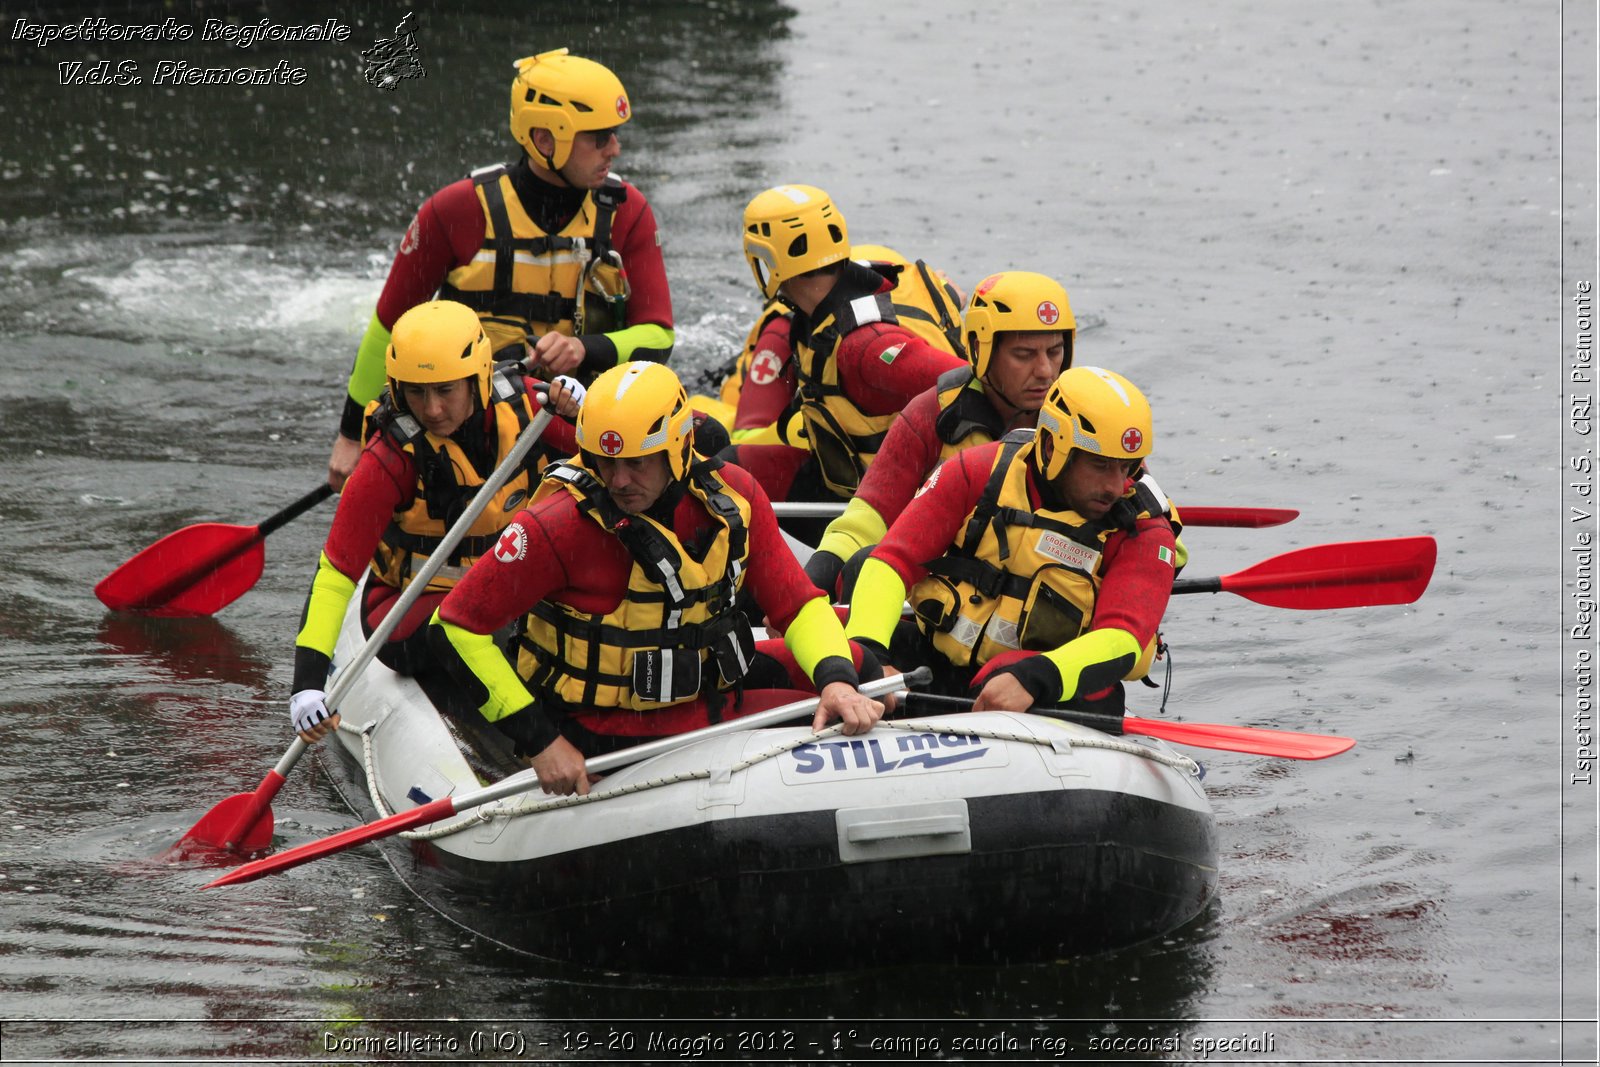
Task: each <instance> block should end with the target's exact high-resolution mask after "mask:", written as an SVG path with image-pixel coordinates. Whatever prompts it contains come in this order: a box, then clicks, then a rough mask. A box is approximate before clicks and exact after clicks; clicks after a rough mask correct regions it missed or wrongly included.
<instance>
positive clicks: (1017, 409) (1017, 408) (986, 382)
mask: <svg viewBox="0 0 1600 1067" xmlns="http://www.w3.org/2000/svg"><path fill="white" fill-rule="evenodd" d="M989 358H990V359H991V360H992V359H993V358H994V357H993V356H992V355H991V356H990V357H989ZM982 381H983V387H984V388H985V389H987V390H989V391H990V392H992V393H994V395H995V396H997V397H999V398H1000V399H1001V400H1004V401H1005V402H1006V403H1007V404H1009V405H1010V406H1011V414H1010V415H1009V416H1007V418H1006V421H1007V422H1008V423H1009V422H1010V421H1011V420H1012V419H1014V418H1016V417H1017V416H1018V415H1020V414H1022V412H1023V411H1024V410H1025V409H1024V408H1023V406H1022V405H1021V404H1019V403H1017V402H1016V401H1015V400H1012V399H1011V398H1010V397H1009V396H1007V395H1006V394H1005V392H1004V391H1003V390H1001V388H1000V387H999V386H998V385H996V384H994V382H993V381H991V380H990V378H989V376H988V375H987V374H985V375H984V376H983V378H982Z"/></svg>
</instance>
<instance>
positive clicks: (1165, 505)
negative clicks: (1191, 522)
mask: <svg viewBox="0 0 1600 1067" xmlns="http://www.w3.org/2000/svg"><path fill="white" fill-rule="evenodd" d="M1139 484H1140V485H1142V486H1144V487H1145V488H1146V489H1148V490H1150V493H1151V495H1152V496H1154V497H1155V498H1156V511H1157V513H1158V514H1162V515H1165V514H1166V513H1167V512H1169V511H1171V510H1172V503H1171V501H1169V500H1168V499H1167V494H1165V493H1163V492H1162V491H1161V487H1160V486H1159V485H1157V484H1156V480H1155V479H1154V478H1152V477H1150V472H1149V471H1146V472H1145V473H1144V476H1143V477H1141V478H1140V479H1139Z"/></svg>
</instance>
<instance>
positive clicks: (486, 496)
mask: <svg viewBox="0 0 1600 1067" xmlns="http://www.w3.org/2000/svg"><path fill="white" fill-rule="evenodd" d="M550 417H551V416H550V410H549V409H548V408H541V409H540V410H539V413H538V414H537V415H535V416H534V418H533V421H532V422H530V423H528V425H527V427H526V428H524V429H523V431H522V434H521V436H520V437H518V438H517V443H516V444H515V445H513V446H512V447H511V451H510V452H508V453H506V458H505V459H503V460H501V461H500V465H499V466H498V467H496V468H495V469H494V470H493V472H491V473H490V475H489V477H488V479H487V480H486V481H485V482H484V483H483V486H482V487H481V488H480V489H479V490H478V495H477V496H475V497H473V498H472V502H471V503H470V504H468V505H467V507H466V510H464V511H463V512H462V513H461V516H460V518H458V519H456V521H455V523H454V524H453V525H452V526H451V527H450V529H449V530H447V531H446V532H445V535H444V537H443V538H441V539H440V541H439V546H438V547H437V548H435V549H434V550H433V553H432V554H431V555H429V556H428V561H427V562H426V563H424V564H423V565H422V567H421V568H420V569H419V570H418V571H417V573H416V574H415V575H414V576H412V579H411V581H410V582H409V583H408V584H407V585H406V587H405V589H403V590H402V591H401V593H400V596H399V598H398V599H397V600H396V601H395V604H394V606H393V607H392V608H390V609H389V613H388V614H387V615H385V616H384V617H383V620H382V621H381V622H379V623H378V625H377V626H376V627H375V628H374V629H373V631H372V636H371V637H369V638H367V643H366V644H364V645H362V646H361V650H360V651H359V652H357V653H356V654H355V656H354V657H352V658H351V660H350V662H349V663H348V664H346V665H345V666H344V667H342V668H341V669H340V670H339V676H338V677H337V678H336V679H334V683H333V687H332V688H331V689H329V690H328V694H327V696H326V697H325V698H324V703H325V704H326V705H327V707H328V710H329V711H338V710H339V704H340V703H341V702H342V701H343V700H344V698H345V697H346V696H347V695H348V694H349V692H350V689H351V687H353V686H354V685H355V684H356V681H357V679H359V678H360V677H361V672H362V671H363V670H365V669H366V666H367V664H369V663H371V662H372V660H373V657H375V656H376V655H377V654H378V650H379V649H381V648H382V647H383V643H384V642H385V641H387V640H388V639H389V635H390V634H392V633H394V628H395V627H396V626H399V625H400V622H401V620H403V619H404V618H405V616H406V612H408V611H410V610H411V605H413V604H415V603H416V602H417V598H418V597H420V596H422V594H423V593H424V592H425V591H426V590H427V588H428V583H429V582H430V581H432V580H433V576H434V575H436V574H438V573H439V569H440V568H441V567H443V566H444V565H445V562H446V561H447V560H448V559H449V558H450V552H451V550H453V549H454V548H455V547H456V545H458V544H460V543H461V539H462V538H463V537H465V536H466V535H467V531H468V530H470V529H472V524H473V523H474V522H477V521H478V516H480V515H482V514H483V511H484V509H485V508H487V507H488V506H489V502H490V501H491V500H493V499H494V495H495V494H496V493H498V492H499V491H500V487H501V486H503V485H505V483H506V481H507V480H508V479H509V478H510V477H511V473H512V471H514V470H516V469H517V467H518V466H519V465H520V464H521V463H522V461H523V460H524V459H525V458H526V457H527V455H528V451H529V450H530V449H531V448H533V445H534V442H536V441H538V440H539V436H540V435H541V434H542V433H544V428H545V427H546V426H548V425H550ZM322 489H324V490H327V491H328V492H332V490H331V489H329V487H328V486H326V485H324V486H322ZM315 495H316V494H315V493H308V494H306V496H305V497H304V498H302V502H303V501H304V500H306V499H310V497H312V496H315ZM324 495H326V493H324ZM319 499H320V498H319ZM313 503H314V501H313ZM309 506H310V505H309V504H308V505H307V507H309ZM274 517H276V516H274ZM291 517H292V516H291ZM283 521H285V522H287V521H288V520H287V519H285V520H283ZM309 747H310V746H309V745H307V744H306V742H305V741H304V740H303V739H301V738H299V737H296V738H295V739H294V744H292V745H290V746H289V750H288V751H287V752H285V753H284V754H283V758H282V759H280V760H279V761H278V765H277V766H276V767H275V768H273V770H272V771H271V772H269V773H268V775H267V777H266V778H265V779H264V780H263V781H262V783H261V785H260V786H259V787H257V789H256V792H255V793H254V794H253V796H254V798H255V800H258V801H259V803H255V802H252V803H251V804H249V805H247V806H246V807H245V808H244V810H243V811H241V813H240V816H239V818H238V820H236V822H235V824H234V826H233V827H232V829H231V830H230V831H229V832H228V833H227V834H226V835H224V844H223V847H224V848H227V847H231V846H232V844H233V843H234V842H236V841H239V840H241V839H242V838H243V837H244V835H245V833H247V832H248V831H249V829H250V827H251V826H253V825H255V822H256V820H257V819H259V818H260V817H261V814H262V812H263V811H265V810H266V808H267V806H268V805H270V804H271V802H272V798H273V797H274V796H276V795H277V792H278V790H279V789H280V788H282V786H283V781H284V779H285V778H287V777H288V776H289V772H290V771H291V770H293V769H294V765H295V764H296V763H299V762H300V757H301V756H303V755H305V753H306V749H307V748H309Z"/></svg>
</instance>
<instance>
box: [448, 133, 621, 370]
mask: <svg viewBox="0 0 1600 1067" xmlns="http://www.w3.org/2000/svg"><path fill="white" fill-rule="evenodd" d="M472 184H473V188H474V190H475V191H476V192H477V194H478V203H479V205H480V206H481V207H482V208H483V217H484V220H485V229H484V235H483V247H482V248H481V249H479V250H478V254H477V255H475V256H474V257H473V258H472V262H470V263H467V264H464V265H462V266H459V267H457V268H455V269H454V270H452V271H451V272H450V273H449V274H448V275H446V276H445V280H444V284H442V285H440V286H439V298H440V299H441V300H456V301H459V302H461V303H463V304H465V305H467V306H468V307H470V308H471V309H472V310H474V311H476V312H477V313H478V317H479V318H481V319H482V320H483V328H484V332H485V333H487V334H488V335H489V340H490V342H491V343H492V344H493V345H494V350H495V351H496V352H499V351H500V350H501V349H503V348H505V347H506V346H507V345H512V344H519V343H521V342H522V341H525V340H526V341H534V340H537V339H538V338H540V337H542V336H544V335H545V334H547V333H551V332H554V333H562V334H567V335H568V336H574V337H575V336H577V335H579V334H582V333H605V332H607V331H608V330H620V329H621V328H622V327H623V326H625V325H627V321H626V319H627V301H628V281H627V276H626V275H625V274H624V272H623V269H622V256H621V255H620V254H619V253H618V252H617V250H616V249H615V248H614V247H612V244H611V223H612V220H613V219H614V218H615V216H616V212H617V207H618V205H620V204H621V203H622V202H623V200H625V199H627V195H628V190H627V187H626V186H624V185H623V184H622V182H621V181H620V180H619V179H617V178H615V177H607V178H606V180H605V184H604V185H602V186H601V187H600V188H599V189H595V190H592V191H591V192H590V193H589V194H588V195H586V196H585V197H584V198H583V203H582V204H581V205H579V207H578V212H577V214H575V215H573V217H572V221H570V222H568V223H567V225H566V226H565V227H563V228H562V230H561V232H560V233H557V234H547V233H545V232H544V231H543V230H541V229H539V227H538V225H537V224H536V223H535V222H534V221H533V219H532V218H531V217H529V215H528V213H527V211H526V210H525V209H524V208H523V206H522V202H521V201H520V200H518V199H517V194H516V190H515V189H514V188H513V187H512V184H511V176H510V172H509V171H508V170H507V169H506V166H505V164H503V163H495V164H493V165H491V166H487V167H480V168H478V169H477V170H475V171H473V172H472ZM580 292H581V293H583V294H584V299H583V300H582V301H581V302H580V301H579V300H578V299H577V297H578V294H579V293H580Z"/></svg>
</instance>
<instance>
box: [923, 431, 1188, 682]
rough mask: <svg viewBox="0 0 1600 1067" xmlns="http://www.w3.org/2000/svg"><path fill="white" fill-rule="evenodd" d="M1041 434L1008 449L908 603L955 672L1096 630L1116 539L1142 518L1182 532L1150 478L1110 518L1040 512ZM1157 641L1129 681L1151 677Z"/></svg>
mask: <svg viewBox="0 0 1600 1067" xmlns="http://www.w3.org/2000/svg"><path fill="white" fill-rule="evenodd" d="M1033 435H1034V431H1033V430H1029V429H1023V430H1013V431H1011V433H1009V434H1007V435H1006V436H1005V437H1004V438H1002V440H1003V441H1004V444H1003V445H1002V447H1001V448H1000V449H999V451H998V452H997V453H996V457H995V464H994V466H993V467H992V468H991V469H990V474H989V480H988V481H987V482H986V483H985V484H984V488H983V493H982V494H981V496H980V497H979V499H978V502H977V504H976V505H974V507H973V509H972V511H970V512H968V514H967V516H966V520H965V523H964V525H963V527H962V532H961V534H960V535H959V538H958V540H957V541H956V544H955V545H954V547H953V550H952V551H951V552H950V553H949V554H947V555H945V556H944V557H942V558H940V559H938V560H935V561H934V562H932V563H930V564H928V575H927V577H925V578H924V579H922V580H921V581H920V582H918V583H917V584H916V585H915V586H913V587H912V589H911V592H910V595H909V597H908V599H909V601H910V603H911V607H912V609H913V611H914V612H915V613H916V617H917V624H918V626H919V627H920V628H921V629H922V632H923V633H924V634H926V635H927V636H928V637H929V639H930V640H931V641H932V642H933V646H934V648H936V649H938V650H939V651H940V652H941V653H943V654H944V656H945V657H946V658H948V659H949V661H950V662H951V663H953V664H955V665H956V666H968V665H972V666H979V665H982V664H984V663H987V662H988V661H989V660H990V659H992V658H993V657H995V656H997V655H999V654H1000V653H1002V652H1010V651H1013V650H1016V649H1024V650H1029V651H1034V652H1048V651H1050V650H1051V649H1055V648H1059V647H1060V646H1062V645H1064V644H1066V643H1067V642H1068V641H1071V640H1072V639H1073V638H1075V637H1078V636H1079V635H1081V634H1083V633H1084V632H1085V631H1087V630H1088V628H1089V626H1090V624H1091V623H1092V622H1093V619H1094V603H1095V596H1096V594H1097V592H1098V591H1099V588H1100V582H1101V578H1102V576H1103V573H1104V566H1105V563H1104V555H1103V553H1104V550H1105V543H1106V540H1107V538H1109V537H1110V536H1111V534H1113V533H1115V532H1116V531H1118V530H1132V529H1133V528H1134V525H1135V524H1136V523H1137V522H1138V521H1139V520H1141V519H1148V518H1152V517H1155V516H1166V517H1167V518H1168V520H1169V521H1171V522H1172V526H1173V530H1174V532H1175V533H1176V532H1177V531H1178V530H1179V528H1180V525H1179V523H1178V521H1177V519H1176V518H1175V517H1174V515H1173V511H1172V507H1171V505H1170V504H1169V503H1168V502H1167V499H1166V497H1165V495H1163V494H1162V492H1161V488H1160V487H1159V486H1158V485H1156V483H1155V480H1154V479H1153V478H1151V477H1150V476H1149V474H1145V475H1143V476H1142V477H1140V478H1139V479H1138V480H1137V481H1136V482H1134V484H1133V488H1132V489H1130V490H1129V491H1128V493H1127V495H1125V496H1124V497H1123V498H1122V499H1121V500H1120V501H1118V502H1117V504H1116V505H1114V506H1113V507H1112V509H1111V510H1110V511H1109V512H1108V513H1107V514H1106V515H1105V516H1104V517H1102V518H1100V519H1094V520H1089V519H1085V518H1084V517H1083V516H1082V515H1080V514H1078V513H1077V512H1075V511H1047V510H1040V511H1038V512H1035V511H1034V510H1033V508H1032V506H1031V502H1030V500H1029V497H1028V479H1027V471H1028V452H1027V450H1028V449H1029V448H1031V446H1032V443H1033ZM1154 652H1155V642H1154V641H1152V642H1151V644H1150V647H1149V648H1147V649H1145V652H1144V655H1143V656H1141V657H1140V660H1139V663H1138V664H1137V665H1136V666H1135V667H1134V669H1133V670H1132V671H1131V672H1129V674H1128V675H1127V677H1129V678H1141V677H1143V676H1144V675H1145V674H1146V673H1147V672H1148V671H1149V667H1150V661H1151V659H1152V657H1153V655H1154Z"/></svg>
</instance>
